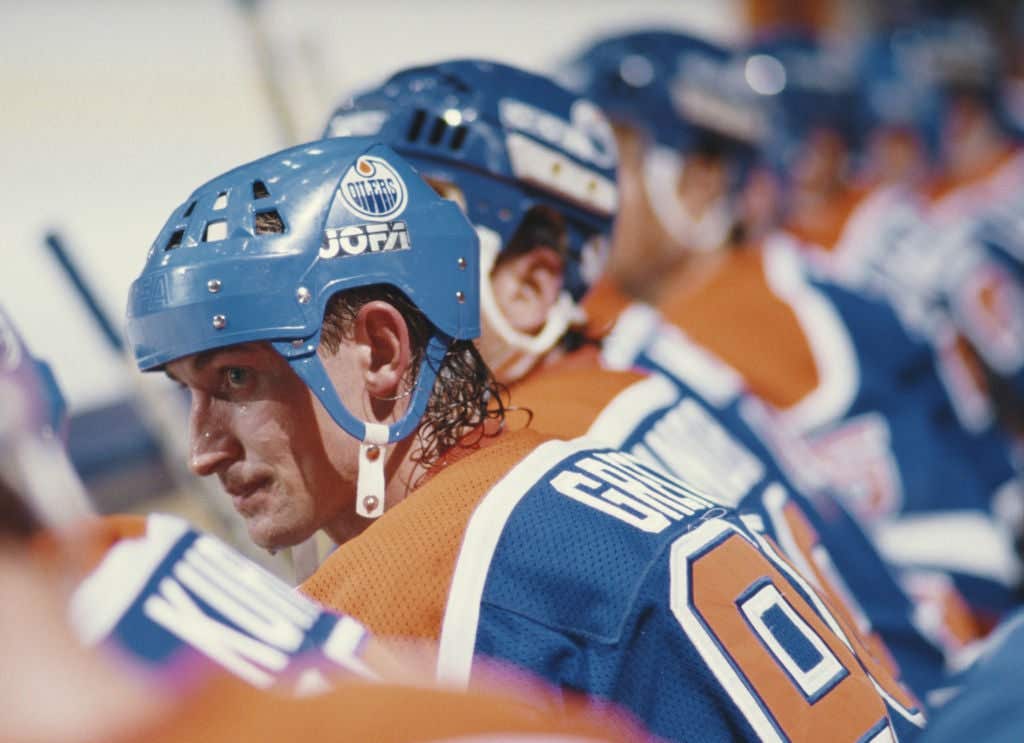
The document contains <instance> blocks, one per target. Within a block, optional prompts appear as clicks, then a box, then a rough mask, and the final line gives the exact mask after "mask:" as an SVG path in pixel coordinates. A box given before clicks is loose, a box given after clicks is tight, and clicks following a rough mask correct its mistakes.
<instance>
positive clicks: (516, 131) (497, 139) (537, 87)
mask: <svg viewBox="0 0 1024 743" xmlns="http://www.w3.org/2000/svg"><path fill="white" fill-rule="evenodd" d="M371 133H372V134H374V135H376V136H378V137H380V138H381V139H382V141H386V142H387V143H388V144H389V145H390V146H391V147H393V148H394V149H395V150H396V151H397V152H399V153H400V154H401V155H402V156H403V157H405V158H406V159H408V160H409V161H410V162H411V163H413V165H414V166H415V167H416V168H417V170H418V171H419V172H420V173H421V174H422V175H423V176H424V177H426V178H428V179H430V180H432V181H439V182H443V183H447V184H450V185H453V186H456V187H457V188H458V190H459V191H461V192H462V194H463V195H464V197H465V198H464V201H465V203H464V204H463V206H464V208H465V209H466V212H467V215H468V217H469V219H470V221H471V222H472V223H473V224H474V225H477V226H478V227H482V228H486V229H487V230H490V231H492V232H493V233H496V234H497V236H498V240H499V242H500V246H505V245H507V244H508V242H509V240H510V239H511V238H512V236H513V234H514V233H515V231H516V229H517V228H518V227H519V225H520V224H521V222H522V220H523V217H524V216H525V215H526V214H527V212H529V211H530V210H531V209H533V208H535V207H548V208H551V209H552V210H553V211H555V212H557V213H558V214H559V215H561V217H562V218H563V219H564V221H565V226H566V230H567V233H568V243H569V244H568V248H569V253H568V256H566V257H567V261H566V265H565V287H566V289H567V290H568V291H569V293H570V294H571V296H572V297H573V299H579V298H580V297H581V296H582V295H583V294H584V293H585V292H586V289H587V288H588V286H589V284H590V283H591V282H592V281H593V280H594V279H595V278H596V277H597V275H598V274H599V273H600V271H601V269H602V268H603V263H602V260H601V257H600V256H598V255H597V254H596V252H595V251H594V250H592V249H591V248H592V246H595V245H596V243H595V242H594V238H595V237H598V236H602V235H606V234H608V233H610V231H611V225H612V221H613V219H614V216H615V212H616V208H617V204H618V192H617V188H616V181H615V178H616V167H617V164H618V158H617V154H616V148H615V139H614V135H613V133H612V131H611V127H610V126H609V124H608V122H607V120H606V119H605V117H604V115H603V114H602V113H601V112H600V110H599V109H598V108H597V107H596V106H595V105H594V104H593V103H591V102H590V101H588V100H586V99H584V98H581V97H580V96H578V95H575V94H573V93H570V92H569V91H567V90H565V89H564V88H562V87H560V86H559V85H557V84H555V83H554V82H552V81H551V80H549V79H547V78H545V77H542V76H540V75H536V74H533V73H530V72H526V71H523V70H519V69H516V68H514V67H509V66H507V65H503V64H498V63H495V62H486V61H479V60H454V61H448V62H443V63H440V64H436V65H430V66H425V67H415V68H411V69H407V70H403V71H401V72H398V73H397V74H395V75H393V76H392V77H391V78H390V79H388V80H387V81H386V82H385V83H384V84H382V85H380V86H379V87H376V88H373V89H371V90H367V91H364V92H362V93H360V94H358V95H356V96H354V97H353V98H352V99H351V100H349V101H346V102H345V103H343V104H342V105H341V106H340V107H339V108H338V109H337V110H336V111H335V112H334V113H333V115H332V116H331V118H330V121H329V122H328V124H327V129H326V132H325V136H345V135H352V134H371Z"/></svg>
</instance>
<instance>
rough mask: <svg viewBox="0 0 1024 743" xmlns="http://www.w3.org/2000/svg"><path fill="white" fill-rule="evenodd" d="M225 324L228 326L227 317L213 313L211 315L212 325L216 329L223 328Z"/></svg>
mask: <svg viewBox="0 0 1024 743" xmlns="http://www.w3.org/2000/svg"><path fill="white" fill-rule="evenodd" d="M227 326H228V319H227V318H226V317H224V315H214V316H213V327H215V328H216V329H217V330H223V329H224V328H226V327H227Z"/></svg>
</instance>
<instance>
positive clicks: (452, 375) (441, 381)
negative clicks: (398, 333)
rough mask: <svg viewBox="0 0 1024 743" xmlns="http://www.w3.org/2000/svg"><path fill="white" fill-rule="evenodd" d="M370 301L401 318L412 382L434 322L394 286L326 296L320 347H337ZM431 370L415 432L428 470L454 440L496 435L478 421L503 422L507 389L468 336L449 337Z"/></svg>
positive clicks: (420, 458)
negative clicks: (388, 307)
mask: <svg viewBox="0 0 1024 743" xmlns="http://www.w3.org/2000/svg"><path fill="white" fill-rule="evenodd" d="M375 300H381V301H384V302H387V303H388V304H390V305H392V306H393V307H395V309H397V310H398V311H399V312H400V313H401V315H402V317H403V318H405V322H406V325H407V326H408V328H409V340H410V346H411V350H412V364H411V365H410V369H409V372H408V379H407V382H406V383H407V384H408V385H409V387H412V385H414V384H415V383H416V377H417V375H418V374H419V368H420V364H421V363H423V360H424V353H425V350H426V346H427V341H428V340H429V339H430V336H431V333H432V332H433V326H432V325H431V323H430V321H429V320H428V319H427V318H426V316H425V315H424V314H423V313H422V312H421V311H420V310H419V308H418V307H416V305H415V304H413V303H412V301H410V300H409V298H408V297H406V296H405V294H404V293H402V292H401V291H400V290H398V289H396V288H395V287H393V286H390V285H388V284H375V285H372V286H365V287H360V288H358V289H350V290H348V291H344V292H339V293H338V294H335V295H334V296H333V297H331V298H330V300H329V301H328V303H327V309H326V311H325V312H324V322H323V326H322V328H321V331H320V346H321V348H325V349H326V350H327V351H329V352H330V353H334V352H336V351H337V350H338V347H339V346H340V344H341V341H342V339H343V338H352V337H353V324H354V322H355V318H356V315H357V314H358V313H359V310H360V308H362V306H363V305H364V304H366V303H367V302H372V301H375ZM436 371H437V379H436V380H435V381H434V389H433V394H431V396H430V400H429V401H428V402H427V409H426V411H425V412H424V414H423V423H424V424H426V425H421V426H420V427H419V430H418V431H417V434H416V435H417V438H418V439H419V443H420V452H419V453H418V455H417V461H418V462H419V463H420V464H422V465H423V466H424V467H426V468H427V469H429V468H431V467H432V466H433V465H434V464H436V463H437V462H438V461H440V460H441V458H442V457H443V456H444V454H445V452H447V451H448V450H449V449H452V448H453V447H455V446H459V445H464V446H470V447H471V446H475V445H476V444H477V443H479V440H480V438H481V437H483V436H487V435H495V434H494V433H488V432H485V429H484V427H483V424H484V423H487V422H489V421H495V422H497V423H499V424H503V423H504V421H505V412H506V409H507V406H508V390H507V389H506V388H505V386H504V385H502V384H501V383H499V382H498V381H497V380H496V379H495V378H494V374H493V373H492V372H491V370H490V369H489V368H488V366H487V364H486V363H485V362H484V360H483V358H481V356H480V352H479V351H477V348H476V345H475V344H474V343H473V341H471V340H456V341H454V342H453V343H452V344H451V346H449V348H448V351H447V353H446V354H445V356H444V358H443V359H442V360H441V365H440V368H438V369H437V370H436ZM489 429H490V427H488V430H489ZM473 430H475V431H477V432H478V435H477V436H474V437H472V438H470V439H468V440H463V437H464V436H465V435H466V433H467V432H469V431H473ZM497 430H500V427H499V426H495V427H494V431H497Z"/></svg>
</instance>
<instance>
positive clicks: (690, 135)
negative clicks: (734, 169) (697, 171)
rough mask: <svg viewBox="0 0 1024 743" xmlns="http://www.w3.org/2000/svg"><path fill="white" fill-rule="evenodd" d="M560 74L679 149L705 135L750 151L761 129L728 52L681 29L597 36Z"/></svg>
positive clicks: (617, 116) (757, 108) (619, 117)
mask: <svg viewBox="0 0 1024 743" xmlns="http://www.w3.org/2000/svg"><path fill="white" fill-rule="evenodd" d="M564 80H565V81H566V83H567V84H568V85H569V86H570V87H572V88H573V89H574V90H577V91H579V92H580V93H581V94H582V95H586V96H587V97H589V98H591V99H592V100H593V101H594V102H595V103H597V104H598V105H599V106H601V107H602V108H603V109H604V110H605V111H606V112H607V114H608V115H609V116H610V117H611V118H612V119H613V120H614V121H618V122H622V123H625V124H628V125H631V126H633V127H635V128H637V129H639V130H640V131H642V132H645V133H646V134H647V136H648V137H649V138H650V139H651V140H652V141H653V142H654V143H656V144H658V145H661V146H663V147H668V148H671V149H674V150H678V151H680V152H682V153H689V152H692V151H694V150H695V149H698V148H700V147H701V146H702V144H703V143H704V142H706V141H707V139H708V138H709V136H713V137H718V138H721V139H724V140H727V141H731V142H733V143H736V144H739V145H741V146H747V147H749V148H750V150H751V151H753V149H754V148H756V146H757V144H758V143H759V142H760V140H761V138H762V137H763V136H764V135H765V133H766V122H765V115H764V109H763V107H762V105H761V102H760V101H758V99H757V97H756V96H754V95H753V94H752V92H751V91H750V89H749V88H748V87H747V86H746V85H745V84H744V82H743V77H742V71H741V68H740V67H739V66H738V65H737V59H736V56H735V54H734V52H733V51H731V50H729V49H726V48H724V47H721V46H718V45H716V44H713V43H711V42H708V41H705V40H703V39H699V38H696V37H693V36H689V35H687V34H683V33H678V32H673V31H635V32H631V33H627V34H622V35H619V36H613V37H609V38H605V39H603V40H601V41H598V42H597V43H595V44H593V45H591V46H590V47H588V48H587V49H585V50H584V51H583V52H581V53H579V54H578V55H577V56H576V57H575V58H574V59H573V60H572V61H571V62H570V63H569V65H568V66H567V67H566V69H565V71H564Z"/></svg>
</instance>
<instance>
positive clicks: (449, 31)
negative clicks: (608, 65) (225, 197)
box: [0, 0, 742, 411]
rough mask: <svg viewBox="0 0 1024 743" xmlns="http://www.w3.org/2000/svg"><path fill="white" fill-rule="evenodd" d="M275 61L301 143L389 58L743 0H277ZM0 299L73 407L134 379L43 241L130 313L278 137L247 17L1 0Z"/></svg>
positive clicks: (586, 30)
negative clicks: (200, 203) (208, 193)
mask: <svg viewBox="0 0 1024 743" xmlns="http://www.w3.org/2000/svg"><path fill="white" fill-rule="evenodd" d="M263 5H264V7H263V9H262V14H261V18H262V22H263V27H264V28H265V29H267V30H268V31H270V33H271V34H272V42H273V45H274V51H275V54H276V56H277V64H276V66H275V69H276V70H277V71H278V73H279V75H280V76H281V77H282V78H283V79H284V80H285V81H286V83H287V86H288V87H287V91H288V92H287V97H288V105H289V107H290V108H291V109H292V110H293V112H294V114H295V118H296V120H297V122H298V124H297V131H298V136H299V137H300V138H301V139H312V138H314V137H315V136H316V135H317V133H318V132H319V130H320V128H321V127H322V125H323V123H324V121H325V119H326V116H327V114H328V112H329V110H330V108H331V105H332V103H333V102H334V101H335V100H336V99H338V98H339V97H340V96H341V95H343V94H344V93H345V92H346V91H351V90H353V89H356V88H359V87H361V86H363V85H365V84H369V83H372V82H375V81H377V80H379V79H381V78H382V77H384V76H386V75H388V74H390V73H391V72H392V71H394V70H395V69H398V68H400V67H403V66H406V65H409V64H414V63H423V62H429V61H434V60H437V59H440V58H444V57H453V56H478V57H490V58H493V59H497V60H500V61H505V62H510V63H513V64H518V65H520V66H523V67H528V68H533V69H538V70H543V69H545V68H549V69H550V68H551V66H552V65H555V64H556V63H557V60H558V59H559V58H561V57H562V56H564V55H566V54H568V53H571V51H572V50H573V49H575V48H576V47H578V46H579V45H581V44H583V43H585V42H587V41H589V40H591V39H593V38H595V37H597V36H600V35H601V34H603V33H611V32H616V31H621V30H625V29H630V28H637V27H641V26H660V27H665V28H681V29H684V30H691V31H696V32H700V33H704V34H706V35H708V36H710V37H712V38H718V39H729V38H736V37H738V36H739V35H740V32H741V31H742V29H741V28H740V27H739V22H738V20H737V19H738V17H739V11H740V2H739V0H703V1H702V0H590V1H589V2H588V1H586V0H562V1H561V2H560V1H559V0H547V1H546V2H541V1H538V0H514V1H510V2H505V3H488V2H485V1H484V0H435V1H434V2H426V1H425V0H420V1H415V0H392V1H390V2H389V1H388V0H377V1H376V2H347V1H340V0H337V1H335V2H327V1H326V0H320V1H319V2H287V1H286V0H268V1H267V2H265V3H264V4H263ZM0 11H2V18H3V22H2V23H0V91H2V102H0V132H2V136H0V181H2V182H0V225H2V229H3V237H2V240H0V306H3V307H4V308H5V309H6V310H7V312H8V313H10V314H11V315H13V316H14V319H15V321H16V322H17V324H18V325H19V327H20V328H21V329H22V331H23V332H24V334H25V335H26V337H27V339H28V341H29V343H30V345H31V346H32V348H33V350H34V351H35V352H36V353H38V354H39V355H41V356H43V357H45V358H47V359H48V360H50V361H51V363H53V365H54V366H55V368H56V371H57V375H58V377H59V379H60V382H61V384H62V386H63V387H64V389H65V392H66V394H67V395H68V397H69V399H70V402H71V405H72V410H73V411H74V410H80V409H82V408H84V407H88V406H93V405H97V404H100V403H103V402H106V401H109V400H112V399H114V398H116V397H118V396H120V395H121V394H122V393H123V390H124V388H125V386H126V384H127V380H128V374H129V373H131V372H130V371H129V370H128V369H127V368H126V367H125V366H124V365H123V363H122V362H121V361H120V360H119V359H117V358H115V357H114V356H113V354H111V353H110V352H108V351H107V350H106V349H105V347H104V344H103V341H102V338H101V336H100V334H99V333H98V331H97V330H96V329H95V328H94V327H93V325H92V323H91V321H90V320H88V319H87V318H86V317H85V311H84V309H83V308H82V307H81V306H80V304H79V302H78V300H77V299H76V298H75V296H74V295H73V293H72V290H71V288H70V285H69V284H68V283H67V281H66V280H64V278H63V277H62V275H61V274H60V272H59V271H58V270H57V269H56V266H55V264H54V263H53V261H52V260H51V259H50V257H49V256H48V255H47V253H46V252H45V250H44V248H43V242H42V238H43V234H44V232H45V231H46V230H47V229H50V228H57V229H59V230H60V231H62V233H63V234H64V235H65V236H66V237H67V238H68V242H69V244H70V247H71V248H72V249H73V252H74V254H75V256H76V257H77V259H78V262H79V264H80V265H81V267H82V268H83V271H84V273H85V274H86V276H87V278H88V279H89V281H90V282H92V283H93V284H94V285H95V287H96V289H97V290H98V292H99V295H100V299H101V301H102V302H103V304H104V305H105V307H106V308H107V309H108V310H109V311H110V312H111V313H112V314H113V315H114V316H115V318H116V319H117V321H118V322H120V320H121V315H122V313H123V308H124V302H125V298H126V296H127V289H128V285H129V284H130V283H131V281H132V279H133V278H134V276H135V274H136V273H137V272H138V271H139V270H140V268H141V266H142V262H143V259H144V256H145V253H146V250H147V249H148V247H149V244H150V242H151V241H152V239H153V238H154V237H155V236H156V234H157V232H158V231H159V229H160V227H161V226H162V225H163V222H164V220H165V219H166V217H167V215H168V214H170V212H171V210H172V209H173V208H174V207H176V206H177V205H178V204H180V203H181V202H182V201H183V200H184V199H185V198H186V197H187V196H188V194H189V193H190V192H191V191H192V189H194V188H195V187H196V186H198V185H200V183H202V182H203V181H205V180H207V179H208V178H211V177H213V176H215V175H217V174H219V173H220V172H222V171H224V170H227V169H228V168H230V167H233V166H235V165H238V164H240V163H242V162H245V161H248V160H252V159H255V158H257V157H260V156H262V155H265V154H268V153H269V152H271V151H273V150H276V149H280V148H281V147H284V146H286V145H288V144H290V142H288V141H285V139H284V138H283V137H282V135H281V133H280V130H279V129H278V127H277V126H276V125H275V120H274V118H273V117H272V114H271V107H270V105H269V103H268V98H267V96H266V94H265V90H264V88H263V84H262V82H261V78H260V75H259V65H258V63H257V55H256V53H255V51H254V49H255V44H254V41H253V36H252V34H251V32H250V27H249V26H248V25H247V23H246V22H245V20H244V18H243V16H242V14H241V12H240V11H239V8H238V4H237V3H235V2H232V1H231V0H211V1H209V2H201V1H200V0H165V1H163V2H155V1H150V0H135V1H134V2H132V1H130V0H121V1H119V2H115V1H113V0H108V1H106V2H100V1H97V0H79V1H75V0H66V1H65V2H59V1H57V0H35V1H34V2H25V1H19V0H0Z"/></svg>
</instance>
